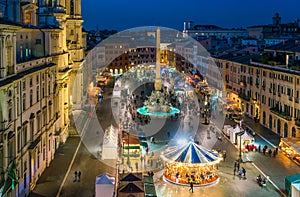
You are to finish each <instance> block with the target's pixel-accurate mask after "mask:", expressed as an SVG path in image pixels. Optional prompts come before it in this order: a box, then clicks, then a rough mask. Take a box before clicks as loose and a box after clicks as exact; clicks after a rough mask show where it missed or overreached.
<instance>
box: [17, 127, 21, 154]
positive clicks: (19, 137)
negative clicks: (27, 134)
mask: <svg viewBox="0 0 300 197" xmlns="http://www.w3.org/2000/svg"><path fill="white" fill-rule="evenodd" d="M21 136H22V135H21V130H18V139H17V140H18V142H17V149H18V152H20V150H21V147H22V138H21Z"/></svg>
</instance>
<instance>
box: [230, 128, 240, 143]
mask: <svg viewBox="0 0 300 197" xmlns="http://www.w3.org/2000/svg"><path fill="white" fill-rule="evenodd" d="M239 132H241V129H240V126H239V125H236V127H235V128H234V129H231V130H230V141H231V142H232V143H236V134H237V133H239Z"/></svg>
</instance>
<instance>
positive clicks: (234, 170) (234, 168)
mask: <svg viewBox="0 0 300 197" xmlns="http://www.w3.org/2000/svg"><path fill="white" fill-rule="evenodd" d="M235 173H236V166H234V167H233V175H234V176H235Z"/></svg>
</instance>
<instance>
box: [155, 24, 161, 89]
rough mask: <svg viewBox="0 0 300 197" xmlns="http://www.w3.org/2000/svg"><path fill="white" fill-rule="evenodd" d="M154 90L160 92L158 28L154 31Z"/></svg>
mask: <svg viewBox="0 0 300 197" xmlns="http://www.w3.org/2000/svg"><path fill="white" fill-rule="evenodd" d="M154 88H155V90H156V91H160V90H161V88H162V83H161V76H160V28H159V27H158V28H157V30H156V74H155V83H154Z"/></svg>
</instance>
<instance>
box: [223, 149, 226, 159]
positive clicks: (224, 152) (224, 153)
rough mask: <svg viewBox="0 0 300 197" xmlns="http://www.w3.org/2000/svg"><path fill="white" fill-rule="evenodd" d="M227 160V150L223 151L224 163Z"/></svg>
mask: <svg viewBox="0 0 300 197" xmlns="http://www.w3.org/2000/svg"><path fill="white" fill-rule="evenodd" d="M225 159H226V150H224V151H223V161H225Z"/></svg>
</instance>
